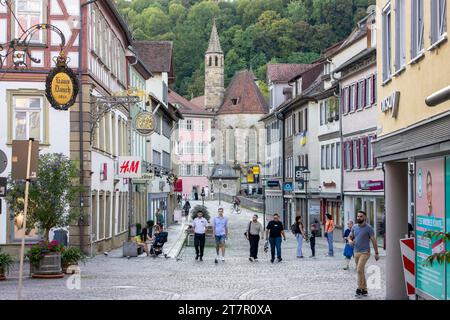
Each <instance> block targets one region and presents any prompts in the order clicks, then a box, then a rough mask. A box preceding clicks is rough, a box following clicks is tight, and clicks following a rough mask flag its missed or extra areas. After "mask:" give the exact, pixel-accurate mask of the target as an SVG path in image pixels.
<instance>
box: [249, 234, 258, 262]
mask: <svg viewBox="0 0 450 320" xmlns="http://www.w3.org/2000/svg"><path fill="white" fill-rule="evenodd" d="M248 241H249V242H250V257H251V258H254V259H258V245H259V235H253V234H251V235H250V236H249V239H248Z"/></svg>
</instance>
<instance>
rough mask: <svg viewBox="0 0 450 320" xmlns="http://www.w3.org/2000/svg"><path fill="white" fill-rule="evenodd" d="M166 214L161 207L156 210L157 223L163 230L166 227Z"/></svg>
mask: <svg viewBox="0 0 450 320" xmlns="http://www.w3.org/2000/svg"><path fill="white" fill-rule="evenodd" d="M164 223H165V220H164V215H163V214H162V213H161V209H159V208H158V209H157V210H156V224H157V225H158V226H159V227H160V228H161V230H163V229H164Z"/></svg>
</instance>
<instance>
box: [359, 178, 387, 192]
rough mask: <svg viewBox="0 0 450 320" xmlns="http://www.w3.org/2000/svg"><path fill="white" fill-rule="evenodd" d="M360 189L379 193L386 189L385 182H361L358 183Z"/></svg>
mask: <svg viewBox="0 0 450 320" xmlns="http://www.w3.org/2000/svg"><path fill="white" fill-rule="evenodd" d="M358 189H360V190H369V191H379V190H383V189H384V181H383V180H375V181H373V180H360V181H358Z"/></svg>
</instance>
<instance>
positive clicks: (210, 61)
mask: <svg viewBox="0 0 450 320" xmlns="http://www.w3.org/2000/svg"><path fill="white" fill-rule="evenodd" d="M211 65H212V57H209V66H210V67H211Z"/></svg>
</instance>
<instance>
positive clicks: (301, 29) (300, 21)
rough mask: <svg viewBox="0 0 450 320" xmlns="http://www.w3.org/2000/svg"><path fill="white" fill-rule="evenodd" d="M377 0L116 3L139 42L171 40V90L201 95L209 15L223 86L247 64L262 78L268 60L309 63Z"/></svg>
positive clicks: (138, 0) (155, 0)
mask: <svg viewBox="0 0 450 320" xmlns="http://www.w3.org/2000/svg"><path fill="white" fill-rule="evenodd" d="M375 2H376V1H375V0H234V1H232V0H228V1H226V0H223V1H220V0H216V1H214V0H132V1H126V0H116V3H117V6H118V8H119V11H120V13H121V14H122V15H123V17H124V18H125V20H126V21H127V22H128V25H129V27H130V29H131V31H132V33H133V36H134V38H135V39H137V40H170V41H173V42H174V65H175V73H176V82H175V85H174V89H175V90H176V91H177V92H179V93H180V94H182V95H183V96H185V97H186V98H191V97H194V96H200V95H202V94H203V88H204V61H203V60H204V53H205V51H206V48H207V46H208V40H209V35H210V32H211V27H212V22H213V18H215V19H216V24H217V29H218V31H219V35H220V41H221V45H222V49H223V51H224V53H225V85H227V84H228V83H229V81H230V80H231V78H232V77H233V75H234V73H235V72H236V71H238V70H241V69H251V70H253V72H254V73H255V75H256V77H257V78H258V79H260V80H265V77H266V70H267V67H266V65H267V63H268V62H275V63H276V62H278V63H311V62H312V61H314V60H316V59H317V58H318V57H319V56H320V54H321V52H322V51H323V50H324V49H325V48H327V47H329V46H330V45H332V44H333V43H336V42H338V41H340V40H342V39H344V38H345V37H346V36H347V35H348V34H349V33H350V32H351V30H352V29H353V27H354V26H355V24H356V22H357V21H359V20H360V19H361V18H363V17H364V16H365V15H366V12H367V8H368V6H369V5H372V4H375Z"/></svg>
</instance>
